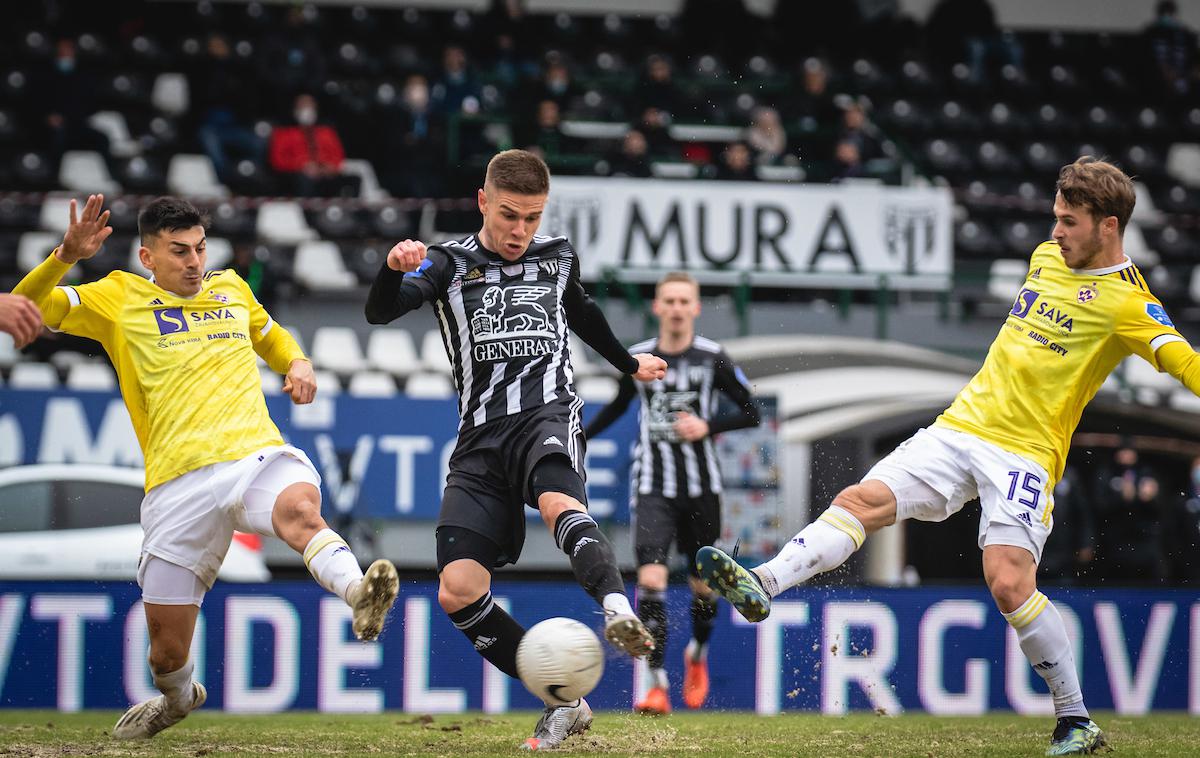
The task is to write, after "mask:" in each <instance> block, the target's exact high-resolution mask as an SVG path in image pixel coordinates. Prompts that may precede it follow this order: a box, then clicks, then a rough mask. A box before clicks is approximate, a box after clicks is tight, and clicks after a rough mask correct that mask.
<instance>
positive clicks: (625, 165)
mask: <svg viewBox="0 0 1200 758" xmlns="http://www.w3.org/2000/svg"><path fill="white" fill-rule="evenodd" d="M609 164H610V166H611V169H610V171H611V175H612V176H623V177H632V178H636V179H644V178H646V177H648V176H650V146H649V145H648V144H647V143H646V135H644V134H642V133H641V132H639V131H638V130H637V129H630V130H629V131H627V132H625V138H624V139H622V140H621V150H620V151H619V152H618V153H617V154H616V155H615V156H613V158H612V159H611V160H610V161H609Z"/></svg>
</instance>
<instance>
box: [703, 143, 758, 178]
mask: <svg viewBox="0 0 1200 758" xmlns="http://www.w3.org/2000/svg"><path fill="white" fill-rule="evenodd" d="M713 178H714V179H717V180H720V181H726V182H754V181H758V176H756V175H755V173H754V162H753V161H752V160H750V148H748V147H746V143H745V142H730V143H729V145H728V146H727V147H726V148H725V150H724V152H722V153H721V163H720V165H718V166H717V171H716V175H715V176H714V177H713Z"/></svg>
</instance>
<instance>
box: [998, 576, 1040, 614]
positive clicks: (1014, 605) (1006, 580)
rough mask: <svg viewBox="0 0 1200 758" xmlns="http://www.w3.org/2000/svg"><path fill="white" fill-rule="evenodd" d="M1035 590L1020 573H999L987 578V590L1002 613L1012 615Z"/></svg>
mask: <svg viewBox="0 0 1200 758" xmlns="http://www.w3.org/2000/svg"><path fill="white" fill-rule="evenodd" d="M1035 589H1036V587H1035V586H1032V585H1031V583H1030V582H1029V581H1028V579H1027V578H1026V577H1025V576H1023V575H1021V573H1020V572H1016V571H1000V572H997V573H996V574H994V575H992V576H989V577H988V590H990V591H991V593H992V599H994V600H995V601H996V606H997V607H999V608H1000V610H1001V612H1003V613H1012V612H1013V611H1015V610H1016V609H1018V608H1020V607H1021V606H1022V605H1023V604H1024V603H1025V601H1026V600H1028V599H1029V596H1030V595H1032V594H1033V592H1034V590H1035Z"/></svg>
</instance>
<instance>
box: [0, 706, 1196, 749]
mask: <svg viewBox="0 0 1200 758" xmlns="http://www.w3.org/2000/svg"><path fill="white" fill-rule="evenodd" d="M119 715H120V714H119V713H117V712H115V711H114V712H107V711H101V712H86V713H79V714H63V713H57V712H52V711H0V756H22V757H23V758H25V757H27V758H46V757H47V756H120V757H122V758H124V757H125V756H183V757H186V758H221V757H222V756H238V757H239V758H244V757H245V756H272V755H281V756H282V755H286V756H338V757H339V758H359V757H367V756H370V757H371V758H376V757H378V756H453V758H465V757H466V756H503V755H514V756H515V755H518V754H519V750H518V748H519V745H520V744H521V742H522V741H523V740H524V739H525V738H526V737H528V736H529V734H530V732H531V730H532V727H533V723H534V721H535V720H536V719H537V714H536V713H517V714H505V715H503V716H489V715H483V714H475V713H470V714H463V715H456V716H437V717H429V716H419V715H412V714H407V713H385V714H381V715H371V716H359V715H346V716H342V715H336V714H324V713H321V714H318V713H287V714H277V715H270V716H230V715H225V714H221V713H204V712H200V713H197V714H193V715H192V716H190V717H188V719H187V720H185V721H184V722H183V723H181V724H179V725H177V726H175V727H172V728H171V729H168V730H167V731H165V732H163V733H162V734H159V735H158V736H157V737H155V738H154V739H152V740H149V741H146V742H137V743H130V742H119V741H117V740H114V739H112V737H110V736H109V730H110V729H111V728H112V725H113V724H114V723H116V720H117V718H118V716H119ZM1097 720H1098V721H1099V723H1100V725H1101V726H1102V727H1103V728H1104V730H1105V732H1106V733H1107V734H1108V735H1109V738H1110V742H1111V744H1112V746H1113V749H1114V750H1115V752H1117V753H1120V754H1122V755H1126V756H1139V757H1141V756H1194V755H1196V754H1197V750H1198V749H1197V745H1200V718H1192V717H1189V716H1187V715H1184V714H1178V715H1176V714H1169V715H1155V716H1149V717H1144V718H1127V717H1117V716H1114V715H1112V714H1110V713H1104V714H1100V715H1099V716H1098V717H1097ZM1052 726H1053V722H1052V720H1051V719H1048V718H1024V717H1020V716H1015V715H1010V714H998V715H992V716H985V717H982V718H937V717H931V716H923V715H904V716H900V717H897V718H887V717H882V718H881V717H877V716H869V715H853V716H847V717H844V718H833V717H826V716H818V715H813V714H791V715H785V716H776V717H769V718H763V717H758V716H754V715H753V714H748V713H733V712H725V713H721V712H709V713H679V714H675V715H672V716H669V717H666V718H645V717H640V716H635V715H632V714H628V713H612V712H607V713H603V712H602V713H598V714H596V721H595V724H594V725H593V727H592V730H591V731H589V732H588V733H587V734H584V735H580V736H576V737H573V738H571V739H570V740H568V741H567V744H566V745H565V746H564V748H562V749H561V750H558V751H555V752H557V753H559V754H578V755H586V756H589V757H590V756H688V757H689V758H694V757H697V756H722V757H725V756H734V755H737V756H744V757H746V758H750V757H751V756H814V757H817V756H820V757H821V758H825V757H838V756H880V757H881V758H884V757H886V758H893V757H898V756H914V757H915V758H941V757H942V756H945V757H946V758H949V757H950V756H954V757H956V758H957V757H958V756H964V755H969V756H1038V755H1041V754H1042V753H1043V751H1044V750H1045V748H1046V745H1047V741H1048V739H1049V734H1050V730H1051V728H1052ZM1101 754H1104V751H1103V750H1102V751H1101Z"/></svg>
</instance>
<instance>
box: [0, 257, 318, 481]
mask: <svg viewBox="0 0 1200 758" xmlns="http://www.w3.org/2000/svg"><path fill="white" fill-rule="evenodd" d="M68 268H69V266H68V265H67V264H65V263H62V262H61V261H59V260H58V259H57V258H56V257H55V256H54V255H51V256H50V257H49V258H48V259H47V260H46V261H45V262H44V263H42V264H41V265H40V266H38V267H37V268H36V269H34V270H33V271H32V272H30V273H29V275H27V276H26V277H25V279H23V280H22V281H21V283H20V284H19V285H18V286H17V289H16V290H14V291H16V292H20V293H21V294H24V295H26V296H28V297H30V298H31V299H32V300H34V302H36V303H38V305H39V307H40V308H41V310H42V313H43V317H44V318H45V320H46V325H47V326H49V327H50V328H51V329H54V330H57V331H63V332H67V333H68V334H75V335H79V336H82V337H90V338H92V339H94V340H97V341H98V342H100V344H101V345H103V346H104V350H105V351H106V352H107V353H108V356H109V358H110V359H111V360H112V363H113V365H114V366H115V367H116V370H117V378H118V380H119V381H120V385H121V394H122V396H123V397H124V399H125V405H126V407H127V408H128V409H129V416H130V418H131V419H132V421H133V428H134V431H135V432H136V433H137V438H138V442H139V443H140V444H141V447H142V455H143V457H144V458H145V459H146V490H147V491H149V490H150V489H152V488H153V487H155V486H156V485H158V484H161V483H163V482H165V481H168V480H170V479H174V478H175V477H177V476H180V475H182V474H185V473H187V472H188V471H192V470H195V469H198V468H200V467H202V466H207V465H210V464H213V463H218V462H221V461H229V460H236V459H238V458H243V457H245V456H247V455H249V454H250V453H252V452H254V451H255V450H258V449H260V448H263V447H266V446H269V445H279V444H283V438H282V437H281V435H280V433H279V429H278V428H277V427H276V426H275V424H274V422H272V421H271V417H270V416H269V415H268V414H267V405H266V401H265V400H264V398H263V393H262V384H261V378H260V377H259V373H258V364H257V361H256V359H255V354H256V353H257V354H258V355H262V356H263V358H264V359H265V360H267V362H268V364H270V366H271V368H272V369H274V370H275V371H278V372H279V373H287V370H288V367H289V366H290V364H291V362H292V361H293V360H295V359H297V358H304V353H303V352H302V351H301V350H300V347H299V345H297V344H296V341H295V340H294V339H293V338H292V337H291V335H289V334H288V333H287V330H286V329H283V328H282V327H279V326H276V325H275V323H274V321H272V319H271V317H270V316H269V315H268V314H267V312H266V310H265V309H264V308H263V307H262V306H261V305H260V304H259V303H258V300H257V299H255V297H254V294H253V293H252V292H251V291H250V287H249V285H247V284H246V282H245V281H244V280H243V279H242V278H241V277H239V276H238V275H237V274H236V273H234V272H233V271H231V270H225V271H210V272H208V273H206V274H205V275H204V281H203V284H202V287H201V290H200V292H199V293H197V294H196V295H195V296H194V297H190V298H187V297H181V296H179V295H175V294H172V293H170V292H168V291H166V290H164V289H162V288H161V287H159V286H158V285H156V284H155V283H154V282H152V281H148V280H146V279H143V278H142V277H140V276H137V275H135V274H131V273H129V272H126V271H114V272H112V273H111V274H109V275H108V276H106V277H105V278H103V279H101V280H99V281H97V282H93V283H91V284H83V285H78V286H61V287H55V286H54V285H55V284H56V283H57V282H58V281H59V280H60V279H61V278H62V275H63V274H65V273H66V271H67V269H68Z"/></svg>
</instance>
